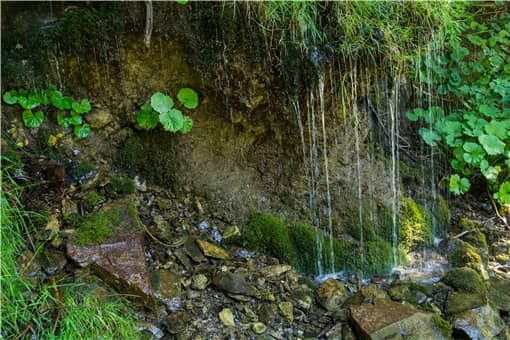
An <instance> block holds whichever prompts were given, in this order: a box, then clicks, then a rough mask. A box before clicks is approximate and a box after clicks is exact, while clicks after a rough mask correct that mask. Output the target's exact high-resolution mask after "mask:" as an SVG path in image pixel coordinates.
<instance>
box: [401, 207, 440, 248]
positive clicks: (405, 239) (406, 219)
mask: <svg viewBox="0 0 510 340" xmlns="http://www.w3.org/2000/svg"><path fill="white" fill-rule="evenodd" d="M399 219H400V235H399V244H400V247H401V249H403V250H404V251H405V252H406V253H407V252H409V251H410V250H413V249H416V248H419V247H424V246H428V245H430V244H431V243H432V242H433V236H434V235H433V231H432V225H431V221H430V217H429V216H428V215H427V212H426V211H425V208H424V207H423V206H421V205H420V204H418V203H416V202H415V201H414V200H413V199H412V198H409V197H405V198H403V199H402V201H401V205H400V216H399Z"/></svg>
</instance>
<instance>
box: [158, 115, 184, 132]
mask: <svg viewBox="0 0 510 340" xmlns="http://www.w3.org/2000/svg"><path fill="white" fill-rule="evenodd" d="M159 121H160V122H161V124H162V125H163V128H164V129H165V130H166V131H170V132H177V131H179V130H180V129H182V127H183V125H184V116H183V115H182V112H181V111H179V110H177V109H171V110H170V111H168V112H163V113H160V114H159Z"/></svg>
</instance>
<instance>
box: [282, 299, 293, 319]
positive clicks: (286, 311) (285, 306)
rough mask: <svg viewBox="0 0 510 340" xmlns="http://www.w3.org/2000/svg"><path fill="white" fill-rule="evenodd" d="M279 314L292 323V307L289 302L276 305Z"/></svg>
mask: <svg viewBox="0 0 510 340" xmlns="http://www.w3.org/2000/svg"><path fill="white" fill-rule="evenodd" d="M278 309H279V310H280V313H281V314H282V315H283V316H284V317H285V318H286V319H287V320H289V321H290V322H292V321H294V306H293V305H292V302H290V301H283V302H280V303H279V304H278Z"/></svg>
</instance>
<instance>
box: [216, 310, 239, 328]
mask: <svg viewBox="0 0 510 340" xmlns="http://www.w3.org/2000/svg"><path fill="white" fill-rule="evenodd" d="M218 317H219V318H220V321H221V322H222V323H223V324H224V325H225V326H228V327H233V326H235V322H234V314H233V313H232V310H231V309H230V308H224V309H223V310H222V311H221V312H220V313H219V314H218Z"/></svg>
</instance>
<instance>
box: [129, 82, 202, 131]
mask: <svg viewBox="0 0 510 340" xmlns="http://www.w3.org/2000/svg"><path fill="white" fill-rule="evenodd" d="M177 99H178V100H179V102H180V103H181V104H182V106H183V107H184V108H186V109H195V108H197V107H198V103H199V102H198V94H197V93H196V92H195V91H194V90H193V89H190V88H187V87H185V88H182V89H180V90H179V92H178V93H177ZM136 122H137V123H138V125H139V126H140V127H141V128H143V129H146V130H152V129H154V128H155V127H156V126H157V125H158V123H161V125H162V126H163V129H164V130H165V131H169V132H180V133H188V132H189V131H190V130H191V128H192V127H193V120H192V119H191V117H189V116H186V115H184V114H183V113H182V111H181V110H179V109H177V108H176V107H174V100H173V99H172V97H170V96H167V95H165V94H163V93H161V92H156V93H154V94H153V95H152V96H151V100H150V103H146V104H144V105H142V107H141V108H140V111H138V114H137V116H136Z"/></svg>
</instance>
